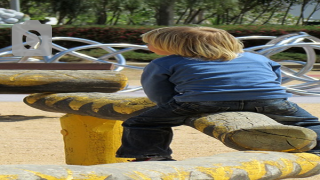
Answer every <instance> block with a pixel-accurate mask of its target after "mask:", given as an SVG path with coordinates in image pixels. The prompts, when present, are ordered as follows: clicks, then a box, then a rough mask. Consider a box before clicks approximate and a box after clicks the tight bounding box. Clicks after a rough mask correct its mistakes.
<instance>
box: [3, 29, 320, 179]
mask: <svg viewBox="0 0 320 180" xmlns="http://www.w3.org/2000/svg"><path fill="white" fill-rule="evenodd" d="M239 38H240V39H242V40H250V39H259V38H260V39H261V38H262V39H270V40H271V41H270V42H269V43H267V44H266V45H261V46H259V47H252V48H247V49H246V51H252V52H257V53H260V54H263V55H265V56H271V55H273V54H275V53H279V52H282V51H284V50H285V49H287V48H290V47H302V48H303V49H304V50H305V51H306V53H307V58H308V59H307V61H306V62H305V63H302V65H303V67H302V68H301V69H300V70H299V71H294V70H292V69H289V68H286V67H284V69H283V70H284V78H283V80H284V81H286V82H289V81H293V80H299V81H303V82H304V83H302V84H298V85H293V86H288V90H289V91H290V92H293V93H299V94H301V95H306V94H314V95H318V93H317V92H312V91H309V89H312V88H314V87H317V86H318V84H319V80H317V79H315V78H311V77H309V76H307V75H305V73H307V72H309V71H310V70H311V69H312V66H313V65H314V63H315V53H314V49H319V47H320V46H319V43H320V40H318V39H317V38H314V37H312V36H310V35H307V34H305V33H297V34H290V35H286V36H282V37H273V36H270V37H269V36H267V37H266V36H263V37H258V36H255V37H252V36H251V37H239ZM62 39H63V40H73V41H81V42H85V43H88V44H90V45H86V46H81V47H75V48H71V49H66V48H63V47H61V46H58V45H55V44H53V48H55V49H57V50H60V51H61V52H60V53H58V54H55V55H53V56H46V57H43V58H42V59H37V58H34V57H14V56H11V57H9V58H8V57H7V55H10V54H11V51H10V47H7V48H4V49H2V50H0V56H6V57H2V59H0V61H1V62H2V63H13V62H14V63H30V62H38V63H39V62H40V63H59V64H67V63H62V62H60V61H59V60H60V58H61V57H62V56H64V55H66V54H68V55H74V56H77V57H81V58H83V59H85V60H86V61H89V62H92V63H110V64H113V65H114V66H115V69H114V70H113V71H112V72H105V73H106V74H103V73H102V71H101V70H95V71H91V72H90V73H89V74H92V76H91V77H88V78H87V79H88V81H90V79H91V80H92V82H98V83H96V84H99V80H101V78H102V77H105V76H107V78H104V79H102V81H104V84H103V86H104V87H99V88H96V87H95V86H92V87H90V88H88V89H86V90H84V91H83V92H81V91H78V90H81V87H83V86H88V85H87V82H86V81H83V85H82V86H81V83H82V82H81V79H82V78H84V79H86V78H85V77H86V76H87V75H86V74H88V72H89V71H90V70H87V71H88V72H84V73H83V77H81V78H73V77H72V76H74V75H75V74H77V73H78V71H76V70H61V72H59V73H52V74H50V71H51V70H32V71H28V70H19V71H17V70H14V71H12V70H0V73H1V71H2V72H4V74H8V75H7V76H6V77H3V78H2V79H1V80H0V85H1V84H2V85H4V87H5V88H9V87H15V88H16V89H17V90H16V91H15V92H16V93H17V92H18V89H24V88H25V87H28V88H25V89H28V91H26V92H28V93H35V94H31V95H29V96H27V97H26V98H25V99H24V102H25V103H26V104H27V105H29V106H31V107H34V108H37V109H40V110H44V111H50V112H60V113H61V112H62V113H66V115H65V116H63V117H61V126H62V130H61V133H62V135H63V137H64V142H65V152H66V163H67V164H68V165H61V166H51V165H45V166H43V165H41V166H37V165H2V166H0V172H1V173H0V179H1V178H2V179H31V180H32V179H39V178H41V179H57V178H60V179H108V178H109V179H187V178H188V179H285V178H300V177H309V176H313V175H316V174H319V173H320V164H319V163H320V157H318V156H316V155H313V154H309V153H303V152H304V151H307V150H310V149H312V148H313V147H314V146H315V138H316V134H315V133H314V132H313V131H311V130H309V129H305V128H302V127H293V126H285V125H281V124H279V123H277V122H275V121H274V120H272V119H270V118H268V117H266V116H264V115H261V114H257V113H250V112H225V113H217V114H207V115H202V116H194V117H190V118H189V119H188V120H187V121H186V125H188V126H191V127H193V128H195V129H197V130H199V131H201V132H203V133H206V134H207V135H209V136H212V137H214V138H217V139H218V140H220V141H221V142H222V143H223V144H225V145H226V146H228V147H231V148H234V149H237V150H240V152H235V153H226V154H220V155H215V156H211V157H202V158H194V159H190V160H185V161H177V162H141V163H139V162H134V163H124V162H127V161H128V160H129V159H125V158H115V157H114V154H115V151H116V149H117V148H118V147H119V145H120V138H121V131H122V129H121V125H120V124H121V121H122V120H125V119H127V118H128V117H131V116H134V115H137V114H139V113H141V112H143V111H145V110H147V109H148V108H150V107H152V106H154V105H155V104H153V103H152V102H151V101H150V100H148V99H147V98H145V97H127V96H124V95H122V94H121V93H115V92H125V91H127V92H128V91H132V92H134V91H136V90H138V89H141V87H138V88H131V89H125V90H123V89H124V88H125V87H126V86H125V85H126V82H127V81H126V78H125V77H123V75H121V72H119V71H121V70H122V69H123V68H135V69H142V68H141V67H135V66H129V65H126V62H125V59H124V57H123V56H122V55H121V53H123V52H126V51H131V50H136V49H146V46H139V45H131V44H100V43H98V42H94V41H90V40H84V39H79V38H53V40H62ZM305 39H307V40H308V41H311V42H303V41H304V40H305ZM119 47H120V48H124V49H120V50H116V49H114V48H119ZM90 48H103V49H105V50H106V51H107V52H109V53H108V54H107V55H104V56H101V57H99V58H94V57H91V56H87V55H84V54H82V53H79V52H77V51H78V50H83V49H90ZM110 57H115V58H116V60H117V63H114V62H111V61H109V60H108V58H110ZM290 62H291V61H290ZM0 66H1V64H0ZM43 71H45V72H48V73H44V72H43ZM53 71H54V72H57V71H59V70H53ZM14 72H18V74H19V75H20V73H22V74H24V73H26V74H28V73H31V74H30V75H25V76H21V77H22V78H21V79H18V78H17V77H19V76H18V74H15V73H14ZM37 73H38V74H37ZM100 73H102V74H100ZM61 74H62V76H59V75H61ZM96 74H99V75H96ZM107 74H108V75H107ZM64 75H65V76H64ZM38 77H40V78H38ZM70 77H71V78H70ZM109 77H110V78H109ZM46 79H48V81H51V79H53V80H52V82H53V83H55V86H54V87H56V86H60V85H61V86H60V87H64V88H60V89H63V91H61V90H60V89H59V88H56V89H55V88H53V86H50V85H47V83H46V82H45V81H46ZM77 81H78V82H77ZM40 82H41V83H40ZM65 82H67V83H65ZM29 83H30V84H29ZM77 83H78V85H79V86H78V87H77V88H76V89H72V88H70V87H67V86H65V85H66V84H77ZM39 84H40V85H44V86H41V88H38V85H39ZM48 84H49V83H48ZM45 87H48V88H47V89H46V88H45ZM65 87H67V88H65ZM103 88H105V89H107V90H104V91H98V90H97V89H103ZM305 89H307V91H305ZM59 90H60V91H59ZM4 92H6V91H4ZM38 92H40V93H38ZM48 92H50V93H48ZM84 92H86V93H84ZM97 92H103V93H97ZM261 119H263V120H261ZM252 139H257V140H258V141H253V140H252ZM251 150H255V151H251ZM275 151H280V152H275ZM288 152H290V153H288ZM110 163H111V164H110ZM79 165H81V166H79ZM83 165H87V166H83Z"/></svg>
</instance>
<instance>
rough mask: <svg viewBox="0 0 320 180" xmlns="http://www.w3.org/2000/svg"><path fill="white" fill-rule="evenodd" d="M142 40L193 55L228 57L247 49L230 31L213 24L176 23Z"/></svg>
mask: <svg viewBox="0 0 320 180" xmlns="http://www.w3.org/2000/svg"><path fill="white" fill-rule="evenodd" d="M142 41H144V42H145V43H149V44H151V45H152V46H153V47H155V48H157V49H160V50H163V51H166V52H169V53H172V54H176V55H181V56H184V57H191V58H202V59H204V60H209V61H210V60H222V61H228V60H232V59H234V58H236V57H237V56H238V53H241V52H243V44H242V43H241V42H240V41H239V40H238V39H236V38H235V37H234V36H232V35H231V34H229V33H228V32H227V31H225V30H222V29H216V28H211V27H189V26H174V27H165V28H158V29H154V30H151V31H149V32H147V33H144V34H143V35H142Z"/></svg>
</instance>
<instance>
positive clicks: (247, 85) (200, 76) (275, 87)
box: [141, 52, 291, 105]
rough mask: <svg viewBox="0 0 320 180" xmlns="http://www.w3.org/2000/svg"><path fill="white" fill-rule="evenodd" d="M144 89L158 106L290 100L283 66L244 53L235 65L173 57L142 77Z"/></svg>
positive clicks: (149, 67)
mask: <svg viewBox="0 0 320 180" xmlns="http://www.w3.org/2000/svg"><path fill="white" fill-rule="evenodd" d="M141 83H142V86H143V89H144V91H145V93H146V95H147V96H148V98H149V99H150V100H152V101H153V102H156V103H157V104H158V105H160V104H164V103H167V102H168V101H170V100H171V99H172V98H174V99H175V100H176V101H179V102H199V101H234V100H256V99H276V98H288V97H290V96H291V94H290V93H287V92H286V90H285V88H284V87H282V86H281V71H280V64H278V63H276V62H274V61H272V60H270V59H268V58H267V57H265V56H262V55H259V54H254V53H249V52H245V53H241V54H239V56H238V57H237V58H235V59H233V60H231V61H204V60H201V59H193V58H186V57H182V56H178V55H170V56H166V57H162V58H159V59H155V60H153V61H151V62H150V63H149V64H148V65H147V66H146V67H145V68H144V71H143V74H142V77H141Z"/></svg>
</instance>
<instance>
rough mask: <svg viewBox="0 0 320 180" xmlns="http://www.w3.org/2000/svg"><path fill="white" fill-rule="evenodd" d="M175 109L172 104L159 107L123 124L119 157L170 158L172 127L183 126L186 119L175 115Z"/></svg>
mask: <svg viewBox="0 0 320 180" xmlns="http://www.w3.org/2000/svg"><path fill="white" fill-rule="evenodd" d="M173 109H174V108H173V107H172V106H171V105H170V104H168V105H164V106H160V107H158V106H157V107H154V108H152V109H150V110H148V111H146V112H144V113H142V114H140V115H139V116H136V117H132V118H129V119H128V120H126V121H125V122H124V123H123V124H122V126H123V128H124V129H123V136H122V145H121V147H120V148H119V149H118V151H117V157H126V158H157V157H163V158H170V156H171V153H172V151H171V149H170V147H169V146H170V143H171V141H172V136H173V133H172V129H171V127H172V126H179V125H183V124H184V119H185V116H182V115H178V114H175V113H173V112H172V111H173Z"/></svg>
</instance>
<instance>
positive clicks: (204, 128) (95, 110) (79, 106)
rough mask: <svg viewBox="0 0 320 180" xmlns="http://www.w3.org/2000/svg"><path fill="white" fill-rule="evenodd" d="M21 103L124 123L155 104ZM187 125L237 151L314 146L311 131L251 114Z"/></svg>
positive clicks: (79, 99)
mask: <svg viewBox="0 0 320 180" xmlns="http://www.w3.org/2000/svg"><path fill="white" fill-rule="evenodd" d="M24 102H25V103H26V104H27V105H29V106H31V107H34V108H37V109H40V110H44V111H53V112H60V113H68V114H78V115H84V116H93V117H98V118H103V119H110V120H122V121H123V120H126V119H127V118H129V117H132V116H135V115H138V114H140V113H141V112H143V111H146V110H148V109H149V108H151V107H152V106H154V105H155V104H154V103H152V102H151V101H150V100H149V99H147V98H145V97H128V96H122V95H120V94H106V93H59V94H32V95H30V96H27V97H26V98H25V99H24ZM186 125H189V126H191V127H193V128H195V129H197V130H199V131H201V132H203V133H205V134H207V135H209V136H212V137H214V138H217V139H218V140H220V141H221V142H222V143H224V144H225V145H226V146H228V147H230V148H233V149H237V150H263V151H282V152H303V151H308V150H310V149H312V148H313V147H314V146H315V145H316V137H317V135H316V133H315V132H314V131H312V130H310V129H306V128H302V127H297V126H287V125H282V124H280V123H278V122H276V121H274V120H273V119H271V118H269V117H267V116H265V115H262V114H258V113H253V112H223V113H215V114H205V115H197V116H193V117H189V118H188V119H187V120H186Z"/></svg>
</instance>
